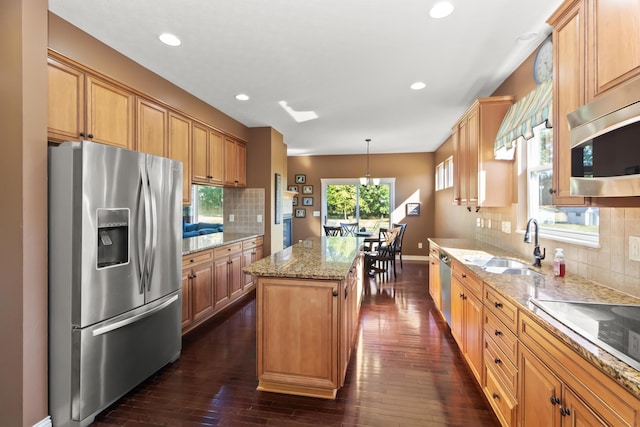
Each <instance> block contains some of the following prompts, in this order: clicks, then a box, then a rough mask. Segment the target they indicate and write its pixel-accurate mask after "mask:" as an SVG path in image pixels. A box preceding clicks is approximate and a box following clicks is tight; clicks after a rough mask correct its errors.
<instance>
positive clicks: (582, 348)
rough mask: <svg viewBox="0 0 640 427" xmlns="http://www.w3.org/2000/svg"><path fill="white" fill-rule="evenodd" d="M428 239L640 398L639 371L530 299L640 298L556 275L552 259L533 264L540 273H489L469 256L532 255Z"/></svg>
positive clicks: (462, 241)
mask: <svg viewBox="0 0 640 427" xmlns="http://www.w3.org/2000/svg"><path fill="white" fill-rule="evenodd" d="M429 241H430V242H433V243H434V244H435V245H437V246H438V247H440V249H442V250H444V251H445V252H446V253H448V254H449V255H450V256H451V257H453V258H455V259H456V260H458V261H460V262H462V263H463V264H465V267H467V268H468V269H469V270H471V271H472V272H473V273H474V274H475V275H477V276H478V277H479V278H480V279H482V280H483V281H484V282H485V283H486V284H487V285H489V286H491V287H492V288H494V289H495V290H497V291H498V292H500V293H502V294H503V295H504V296H505V297H507V298H509V299H510V300H511V301H513V302H514V303H515V304H516V305H517V306H518V308H519V309H520V310H521V311H523V312H528V313H529V314H533V315H534V317H537V318H538V319H540V320H541V323H543V324H545V325H546V326H547V327H548V329H549V330H551V331H553V332H554V333H555V335H556V336H557V337H558V338H559V339H560V340H562V341H563V342H564V343H565V344H567V345H568V346H569V347H571V348H573V349H574V350H576V351H577V352H578V353H580V354H581V355H583V356H584V357H585V358H586V359H587V360H589V361H590V362H591V363H592V364H594V365H595V366H597V367H599V368H600V370H602V371H603V372H605V373H606V374H608V375H609V376H610V377H612V378H613V379H614V380H615V381H617V382H618V383H619V384H621V385H622V386H623V387H625V388H626V389H627V390H629V391H630V392H631V393H633V394H634V395H636V396H637V397H638V398H640V371H638V370H637V369H635V368H633V367H631V366H629V365H628V364H626V363H625V362H623V361H622V360H620V359H619V358H617V357H616V356H614V355H612V354H610V353H608V352H607V351H605V350H604V349H602V348H600V347H598V346H597V345H595V344H593V343H592V342H590V341H589V340H587V339H586V338H584V337H582V336H581V335H580V334H578V333H576V332H574V331H573V330H572V329H571V328H569V327H567V326H566V325H564V324H563V323H561V322H559V321H558V320H556V319H555V318H553V317H552V316H550V315H549V314H547V313H546V312H544V311H543V310H542V309H540V308H538V307H537V306H535V305H533V303H532V302H531V299H532V298H533V299H540V300H561V301H584V302H601V303H614V304H636V305H640V299H639V298H636V297H633V296H631V295H628V294H625V293H623V292H620V291H617V290H614V289H611V288H608V287H606V286H602V285H600V284H598V283H595V282H592V281H589V280H585V279H583V278H581V277H579V276H575V275H572V274H566V275H565V276H564V277H555V276H554V274H553V267H552V262H551V261H546V262H545V261H543V266H542V267H540V268H536V267H530V268H531V269H533V270H535V271H537V272H539V273H540V275H539V276H538V275H533V276H525V275H511V274H494V273H489V272H487V271H485V270H483V269H482V268H481V267H479V266H477V265H475V264H472V263H471V262H470V261H469V260H470V259H473V258H490V257H492V256H497V257H505V258H511V259H515V260H518V261H521V262H523V263H525V264H529V265H531V263H532V259H531V260H523V259H522V258H521V257H519V256H514V254H512V253H510V252H507V251H504V250H502V249H499V248H495V247H492V246H490V245H478V244H476V243H475V242H473V241H470V240H467V239H437V238H436V239H429ZM531 251H532V253H533V245H532V246H531ZM532 257H533V256H532Z"/></svg>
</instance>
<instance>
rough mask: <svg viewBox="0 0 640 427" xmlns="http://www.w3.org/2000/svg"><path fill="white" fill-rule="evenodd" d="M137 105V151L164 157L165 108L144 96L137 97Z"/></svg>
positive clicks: (165, 139)
mask: <svg viewBox="0 0 640 427" xmlns="http://www.w3.org/2000/svg"><path fill="white" fill-rule="evenodd" d="M137 105H138V115H137V126H136V129H137V130H138V138H137V143H138V145H137V148H138V151H139V152H141V153H147V154H152V155H154V156H161V157H166V155H167V150H166V145H167V122H168V112H167V109H166V108H164V107H161V106H159V105H157V104H154V103H153V102H151V101H149V100H147V99H144V98H138V102H137Z"/></svg>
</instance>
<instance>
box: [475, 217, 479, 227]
mask: <svg viewBox="0 0 640 427" xmlns="http://www.w3.org/2000/svg"><path fill="white" fill-rule="evenodd" d="M476 227H480V218H476Z"/></svg>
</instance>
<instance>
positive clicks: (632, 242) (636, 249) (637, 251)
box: [629, 236, 640, 261]
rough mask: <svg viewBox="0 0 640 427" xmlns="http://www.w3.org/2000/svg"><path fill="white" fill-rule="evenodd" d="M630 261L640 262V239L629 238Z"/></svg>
mask: <svg viewBox="0 0 640 427" xmlns="http://www.w3.org/2000/svg"><path fill="white" fill-rule="evenodd" d="M629 259H630V260H631V261H640V237H636V236H629Z"/></svg>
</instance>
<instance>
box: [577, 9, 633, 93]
mask: <svg viewBox="0 0 640 427" xmlns="http://www.w3.org/2000/svg"><path fill="white" fill-rule="evenodd" d="M585 1H586V3H585V4H586V5H587V9H586V11H587V22H586V25H587V44H586V46H587V61H588V62H587V102H590V101H592V100H593V99H595V98H597V97H598V96H600V95H602V94H603V93H606V92H607V91H609V90H610V89H612V88H614V87H616V86H618V85H620V84H622V83H626V82H628V81H629V80H632V79H634V78H635V77H637V76H638V75H639V74H640V18H639V17H640V0H625V1H611V0H585Z"/></svg>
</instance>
